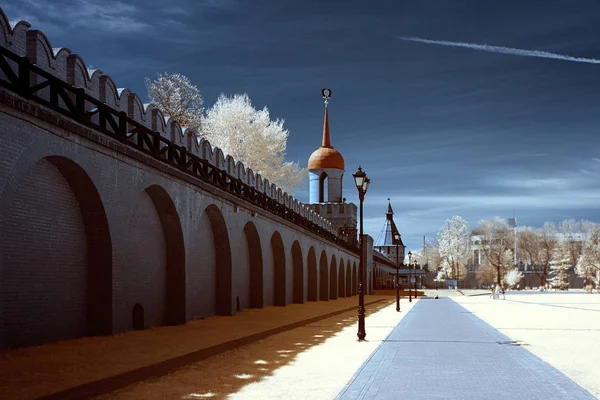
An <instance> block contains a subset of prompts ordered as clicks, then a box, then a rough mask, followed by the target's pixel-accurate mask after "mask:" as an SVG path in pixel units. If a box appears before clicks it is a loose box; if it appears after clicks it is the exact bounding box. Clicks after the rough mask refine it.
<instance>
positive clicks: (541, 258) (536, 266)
mask: <svg viewBox="0 0 600 400" xmlns="http://www.w3.org/2000/svg"><path fill="white" fill-rule="evenodd" d="M557 240H558V239H557V236H556V228H555V226H554V224H552V223H545V224H544V226H543V227H542V228H540V229H528V230H525V231H521V232H519V234H518V236H517V243H518V248H519V252H520V254H521V257H523V258H524V260H523V261H526V262H527V263H528V264H529V265H530V266H531V269H532V270H533V272H534V273H535V274H536V275H537V277H538V278H539V280H540V286H541V287H545V285H546V280H547V278H548V272H549V268H550V261H551V260H552V256H553V254H554V251H555V248H556V245H557Z"/></svg>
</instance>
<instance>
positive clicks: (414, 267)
mask: <svg viewBox="0 0 600 400" xmlns="http://www.w3.org/2000/svg"><path fill="white" fill-rule="evenodd" d="M417 265H418V264H417V262H416V261H415V264H414V266H413V269H414V270H415V282H414V287H415V300H416V299H417Z"/></svg>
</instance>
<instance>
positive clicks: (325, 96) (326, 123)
mask: <svg viewBox="0 0 600 400" xmlns="http://www.w3.org/2000/svg"><path fill="white" fill-rule="evenodd" d="M321 93H322V94H323V99H325V118H324V120H323V142H322V144H321V147H326V148H331V138H330V136H329V107H328V104H329V99H330V98H331V89H323V90H322V91H321Z"/></svg>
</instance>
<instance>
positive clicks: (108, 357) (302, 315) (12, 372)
mask: <svg viewBox="0 0 600 400" xmlns="http://www.w3.org/2000/svg"><path fill="white" fill-rule="evenodd" d="M381 299H387V301H388V302H389V301H391V300H390V298H389V297H385V296H366V297H365V301H366V302H367V303H368V302H373V301H377V300H381ZM357 302H358V297H357V296H354V297H350V298H344V299H338V300H335V301H327V302H308V303H305V304H290V305H288V306H286V307H266V308H263V309H250V310H244V311H242V312H240V313H238V314H237V315H236V316H234V317H209V318H206V319H203V320H198V321H192V322H189V323H187V324H185V325H180V326H173V327H159V328H154V329H148V330H145V331H136V332H128V333H124V334H120V335H115V336H106V337H91V338H81V339H74V340H66V341H63V342H58V343H54V344H49V345H44V346H36V347H29V348H24V349H17V350H13V351H9V352H5V353H0V398H1V399H3V400H5V399H6V400H9V399H11V400H12V399H15V400H20V399H32V398H37V397H39V396H43V395H48V394H52V393H56V392H59V391H62V390H65V389H68V388H71V387H76V386H79V385H82V384H85V383H89V382H93V381H97V380H100V379H103V378H107V377H109V376H113V375H117V374H119V373H123V372H127V371H131V370H135V369H137V368H141V367H147V366H152V365H155V364H157V363H159V362H161V361H165V360H169V359H173V358H174V357H178V356H182V355H185V354H189V353H192V352H194V351H198V350H201V349H204V348H208V347H210V346H214V345H217V344H220V343H224V342H227V341H230V340H234V339H238V338H242V337H245V336H249V335H252V334H255V333H258V332H263V331H266V330H269V329H272V328H276V327H280V326H282V325H286V324H290V323H295V322H299V321H302V320H306V319H309V318H313V317H316V316H319V315H325V314H329V313H331V312H336V311H340V310H344V309H348V308H351V307H354V308H355V307H356V305H357ZM355 314H356V311H353V312H350V313H349V314H348V317H351V316H353V315H355ZM336 326H337V325H336ZM337 330H339V328H338V329H337ZM315 339H316V338H315ZM313 341H314V340H313ZM296 342H299V341H296ZM295 347H297V348H299V347H301V346H300V345H298V346H295ZM281 348H282V349H284V348H283V347H281ZM289 348H290V347H289V346H287V347H285V349H289ZM236 353H237V351H233V352H232V354H236ZM282 355H285V353H282ZM284 358H285V357H283V356H282V357H280V359H281V360H283V359H284ZM257 359H258V358H257ZM253 361H254V360H253ZM231 365H232V364H224V365H220V366H219V363H216V364H214V365H213V367H211V368H213V369H216V370H218V369H221V370H222V369H223V368H225V369H227V368H230V366H231ZM259 368H262V367H261V366H259Z"/></svg>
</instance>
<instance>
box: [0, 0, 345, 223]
mask: <svg viewBox="0 0 600 400" xmlns="http://www.w3.org/2000/svg"><path fill="white" fill-rule="evenodd" d="M0 46H2V47H5V48H7V49H8V50H10V51H11V52H13V53H15V54H17V55H19V56H22V57H27V58H28V59H29V61H30V62H32V63H35V64H36V65H37V66H38V67H40V68H41V69H43V70H45V71H46V72H48V73H50V74H52V75H53V76H56V77H57V78H59V79H61V80H63V81H65V82H68V83H69V84H70V85H73V86H74V87H76V88H81V89H84V90H85V92H86V93H87V94H88V95H90V96H92V97H94V98H96V99H98V100H99V101H101V102H103V103H105V104H106V105H108V106H110V107H112V108H115V109H117V110H119V111H123V112H125V113H126V114H127V116H128V117H129V118H131V119H133V120H135V121H136V122H139V123H140V124H142V125H144V126H145V127H147V128H149V129H152V130H153V131H155V132H158V133H159V134H160V135H161V136H163V137H166V138H168V139H169V140H171V141H172V142H174V143H176V144H179V145H181V146H184V147H186V148H187V149H188V150H189V151H190V152H192V153H193V154H195V155H197V156H199V157H201V158H203V159H205V160H207V161H208V162H209V163H210V164H212V165H214V166H215V167H217V168H219V169H221V170H224V171H226V172H227V173H228V174H229V175H231V176H233V177H235V178H237V179H240V180H242V181H243V182H244V183H246V184H248V185H250V186H252V187H254V188H256V189H257V190H259V191H260V192H262V193H265V194H266V195H267V196H269V197H270V198H272V199H274V200H275V201H277V202H278V203H280V204H283V205H285V206H286V207H288V208H290V209H292V210H293V211H295V212H297V213H299V214H300V215H302V216H304V217H306V218H308V219H309V220H310V221H312V222H314V223H316V224H317V225H319V226H320V227H321V228H325V229H326V230H328V231H329V232H332V233H334V234H337V233H336V232H334V231H333V226H332V224H331V222H330V221H329V220H327V219H325V218H323V217H322V216H320V215H319V214H317V213H316V212H314V211H313V210H312V209H310V208H309V207H307V206H305V205H304V204H302V203H301V202H300V201H298V200H297V199H295V198H294V197H292V196H291V195H289V194H288V193H287V192H284V191H283V190H282V189H281V188H279V187H277V186H276V185H275V184H273V183H271V182H269V180H268V179H266V178H263V177H262V176H261V175H260V174H258V173H254V172H253V171H252V169H250V168H246V167H245V166H244V164H243V163H242V162H236V160H235V159H234V158H233V157H232V156H230V155H228V154H224V152H223V151H222V150H221V149H219V148H218V147H213V146H212V145H211V144H210V143H209V142H208V141H207V140H205V139H204V138H201V137H200V135H199V133H198V132H197V131H195V130H193V129H189V128H187V127H185V126H183V127H182V126H179V124H178V123H177V122H175V121H173V120H172V119H170V118H169V117H168V116H166V115H164V114H163V113H162V112H161V111H160V110H159V109H157V108H156V107H154V106H153V105H151V104H148V103H144V102H143V101H142V99H141V98H140V97H139V96H138V94H137V93H134V92H133V91H131V90H130V89H128V88H120V87H118V86H117V85H116V84H115V82H114V80H113V79H112V78H111V77H110V76H109V75H107V74H105V73H104V72H103V71H101V70H99V69H96V68H89V67H88V66H87V65H86V63H85V61H84V60H83V58H82V57H80V56H79V55H78V54H76V53H74V52H72V51H71V50H70V49H68V48H66V47H52V45H51V43H50V41H49V39H48V38H47V37H46V35H45V34H44V33H43V32H42V31H39V30H36V29H31V24H30V23H29V22H26V21H17V22H15V21H9V20H8V18H7V16H6V14H5V13H4V11H3V10H2V8H0Z"/></svg>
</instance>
